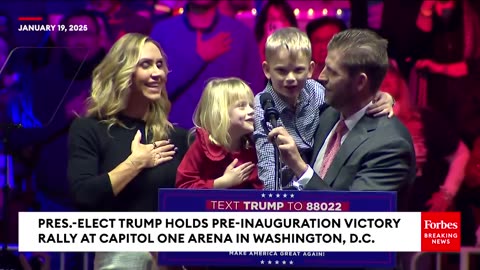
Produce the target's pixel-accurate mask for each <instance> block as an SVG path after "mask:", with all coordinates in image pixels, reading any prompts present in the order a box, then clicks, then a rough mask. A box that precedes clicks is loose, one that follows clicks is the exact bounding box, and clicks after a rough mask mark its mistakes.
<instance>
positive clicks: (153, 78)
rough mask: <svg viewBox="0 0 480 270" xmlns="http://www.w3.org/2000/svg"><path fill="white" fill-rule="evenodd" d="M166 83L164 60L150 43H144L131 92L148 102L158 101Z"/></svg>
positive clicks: (157, 49) (156, 48) (158, 50)
mask: <svg viewBox="0 0 480 270" xmlns="http://www.w3.org/2000/svg"><path fill="white" fill-rule="evenodd" d="M166 82H167V69H166V63H165V59H164V58H163V56H162V53H161V52H160V49H159V48H158V47H157V46H156V45H155V44H154V43H152V42H147V43H145V45H144V47H143V48H142V50H141V51H140V60H139V61H138V64H137V69H136V71H135V73H134V75H133V89H132V90H133V91H135V92H136V93H138V92H140V93H142V94H143V96H144V97H146V98H147V99H148V100H150V101H155V100H159V99H160V98H161V94H162V91H166V90H165V84H166Z"/></svg>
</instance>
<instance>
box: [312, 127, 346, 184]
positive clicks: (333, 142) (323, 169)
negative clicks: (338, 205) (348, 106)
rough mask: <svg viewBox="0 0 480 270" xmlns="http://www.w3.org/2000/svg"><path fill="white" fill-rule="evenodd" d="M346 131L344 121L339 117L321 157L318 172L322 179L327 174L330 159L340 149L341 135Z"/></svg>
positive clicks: (331, 159) (330, 162)
mask: <svg viewBox="0 0 480 270" xmlns="http://www.w3.org/2000/svg"><path fill="white" fill-rule="evenodd" d="M347 132H348V128H347V126H346V125H345V121H344V120H343V119H341V120H340V122H338V125H337V127H336V128H335V131H334V132H333V134H332V136H331V137H330V140H328V145H327V149H325V155H324V157H323V161H322V165H321V166H320V169H319V174H320V177H321V178H322V179H323V178H324V177H325V175H326V174H327V171H328V168H329V167H330V165H331V164H332V161H333V159H334V158H335V155H336V154H337V152H338V149H340V144H341V140H342V137H343V135H345V134H346V133H347Z"/></svg>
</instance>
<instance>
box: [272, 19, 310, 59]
mask: <svg viewBox="0 0 480 270" xmlns="http://www.w3.org/2000/svg"><path fill="white" fill-rule="evenodd" d="M280 48H285V49H287V50H288V51H290V52H295V53H297V52H301V53H303V54H304V55H305V56H306V57H307V58H308V59H311V58H312V44H311V43H310V39H309V38H308V36H307V34H305V32H302V31H301V30H300V29H298V28H296V27H285V28H281V29H278V30H277V31H275V32H273V34H271V35H270V36H269V37H268V38H267V42H266V44H265V59H266V61H269V60H270V59H271V58H272V57H274V56H276V55H277V54H278V51H279V50H280Z"/></svg>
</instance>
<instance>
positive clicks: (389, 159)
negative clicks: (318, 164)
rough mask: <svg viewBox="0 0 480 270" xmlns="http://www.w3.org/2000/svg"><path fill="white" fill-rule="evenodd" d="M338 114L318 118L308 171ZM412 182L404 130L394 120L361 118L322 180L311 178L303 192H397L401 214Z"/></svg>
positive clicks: (411, 159) (327, 112)
mask: <svg viewBox="0 0 480 270" xmlns="http://www.w3.org/2000/svg"><path fill="white" fill-rule="evenodd" d="M339 117H340V113H339V112H338V111H336V110H335V109H333V108H332V107H329V108H327V109H326V110H325V111H324V112H323V113H322V114H321V116H320V126H319V127H318V128H317V131H316V134H315V143H314V148H313V154H312V159H311V162H310V167H312V168H313V164H314V163H315V160H316V158H317V156H318V153H319V151H320V148H321V147H322V145H323V143H324V141H325V139H326V137H327V136H328V134H329V133H330V131H331V130H332V128H333V127H334V125H335V124H336V123H337V121H338V119H339ZM414 178H415V150H414V147H413V142H412V138H411V136H410V133H409V132H408V130H407V128H406V127H405V126H404V125H403V124H402V123H401V122H400V121H399V120H398V119H397V118H396V117H393V118H392V119H388V118H387V117H386V116H382V117H370V116H367V115H365V116H363V117H362V118H361V119H360V121H358V123H357V124H356V125H355V127H354V128H353V129H352V130H351V131H350V132H349V134H348V136H347V138H346V139H345V141H344V143H343V144H342V146H341V147H340V149H339V151H338V153H337V155H336V157H335V159H334V160H333V162H332V164H331V166H330V168H329V170H328V171H327V174H326V175H325V179H323V180H322V179H320V176H319V175H318V174H316V173H315V174H314V175H313V177H312V179H310V181H309V182H308V183H307V184H306V186H305V189H307V190H350V191H397V192H398V193H397V198H398V200H399V203H398V206H397V209H398V210H400V211H401V210H404V209H405V203H406V200H407V194H406V193H407V192H408V189H409V187H410V184H411V183H412V182H413V180H414Z"/></svg>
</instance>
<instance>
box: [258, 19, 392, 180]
mask: <svg viewBox="0 0 480 270" xmlns="http://www.w3.org/2000/svg"><path fill="white" fill-rule="evenodd" d="M314 66H315V64H314V62H313V61H312V48H311V44H310V40H309V39H308V36H307V35H306V34H305V33H304V32H302V31H300V30H299V29H298V28H293V27H288V28H282V29H279V30H277V31H275V32H274V33H273V34H272V35H270V36H269V37H268V39H267V42H266V45H265V61H264V62H263V63H262V68H263V72H264V73H265V76H266V77H267V79H268V80H269V82H268V84H267V86H266V87H265V89H264V90H263V91H262V92H260V93H258V94H257V95H256V96H255V100H254V109H255V117H254V119H255V131H254V133H253V137H254V141H255V146H256V150H257V156H258V164H257V165H258V174H259V178H260V180H262V181H263V183H264V185H265V190H274V189H275V181H276V180H275V169H276V168H275V155H274V151H275V150H274V146H273V144H272V143H271V142H270V141H269V140H268V139H267V134H268V130H265V125H264V115H263V114H264V111H263V109H262V105H261V104H260V96H261V95H262V94H263V93H269V94H270V95H271V96H272V98H273V101H274V102H275V107H276V109H277V110H278V111H279V113H280V117H279V120H278V122H277V123H278V125H281V126H283V127H285V129H286V130H287V131H288V133H289V134H290V135H291V136H292V137H293V138H294V140H295V143H296V145H297V147H298V149H299V151H300V153H301V154H302V156H303V158H304V160H309V159H310V155H311V151H312V147H313V139H314V134H315V131H316V130H317V127H318V125H319V124H320V108H321V106H322V105H323V104H324V96H325V88H324V87H323V86H322V85H321V84H320V83H319V82H317V81H316V80H313V79H310V77H311V76H312V72H313V69H314ZM392 104H393V99H392V98H391V96H390V95H388V94H386V93H383V92H380V94H379V96H378V97H377V101H376V102H375V103H374V104H373V105H372V106H371V107H370V108H369V110H368V111H367V113H369V114H373V115H374V116H377V115H379V114H380V113H381V114H382V115H384V114H386V113H390V112H391V111H392V108H391V107H392ZM390 114H391V113H390ZM270 128H271V127H270ZM281 175H282V182H283V183H282V186H285V187H288V186H291V184H292V180H293V173H291V172H290V170H289V169H288V167H282V169H281Z"/></svg>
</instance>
